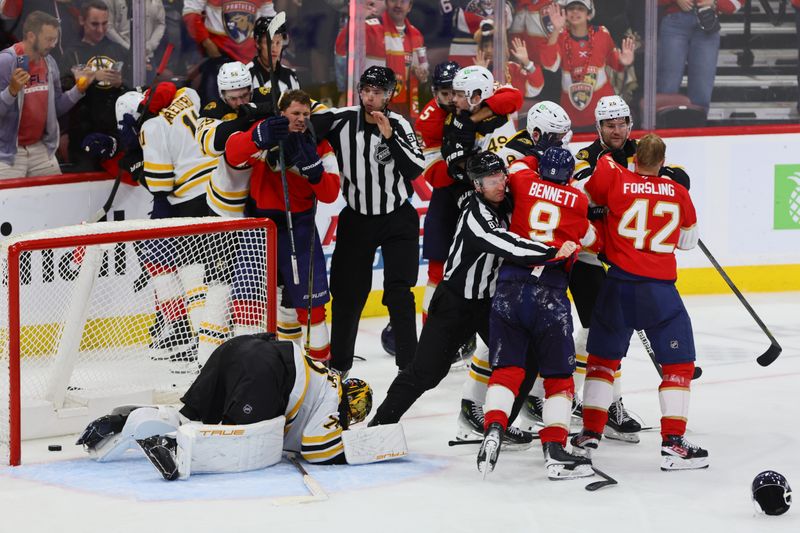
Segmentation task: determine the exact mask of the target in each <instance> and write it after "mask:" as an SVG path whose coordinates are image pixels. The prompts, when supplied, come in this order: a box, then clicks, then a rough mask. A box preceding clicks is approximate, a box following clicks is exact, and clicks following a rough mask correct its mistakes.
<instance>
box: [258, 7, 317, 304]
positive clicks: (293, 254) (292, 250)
mask: <svg viewBox="0 0 800 533" xmlns="http://www.w3.org/2000/svg"><path fill="white" fill-rule="evenodd" d="M284 24H286V13H284V12H283V11H281V12H280V13H278V14H277V15H275V17H274V18H273V19H272V20H271V21H270V23H269V26H267V32H268V33H269V35H268V38H267V57H269V61H267V67H268V69H267V70H268V71H269V83H270V91H269V93H270V96H272V107H273V111H274V112H275V116H278V92H279V91H280V87H279V86H278V73H277V72H276V71H275V68H274V67H273V66H272V38H273V37H274V36H275V34H276V33H277V32H278V29H280V27H281V26H283V25H284ZM284 154H285V153H284V147H283V141H278V166H279V167H280V169H281V185H283V201H284V204H285V205H286V229H287V230H288V232H289V254H290V261H291V263H292V281H293V282H294V284H295V285H299V284H300V274H298V272H297V247H296V246H295V243H294V224H292V208H291V207H290V205H289V182H288V181H286V159H285V155H284ZM310 318H311V317H310V316H309V319H310Z"/></svg>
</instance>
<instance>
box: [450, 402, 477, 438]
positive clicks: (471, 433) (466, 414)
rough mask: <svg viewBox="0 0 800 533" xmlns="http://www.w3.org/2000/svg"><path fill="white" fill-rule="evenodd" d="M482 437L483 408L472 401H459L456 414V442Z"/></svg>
mask: <svg viewBox="0 0 800 533" xmlns="http://www.w3.org/2000/svg"><path fill="white" fill-rule="evenodd" d="M476 437H483V406H482V405H478V404H477V403H475V402H473V401H472V400H464V399H462V400H461V410H460V411H459V412H458V433H457V434H456V440H469V439H474V438H476Z"/></svg>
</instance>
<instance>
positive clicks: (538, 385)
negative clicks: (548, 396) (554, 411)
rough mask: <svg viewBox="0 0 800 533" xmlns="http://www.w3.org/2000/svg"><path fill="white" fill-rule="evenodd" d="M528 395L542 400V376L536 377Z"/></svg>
mask: <svg viewBox="0 0 800 533" xmlns="http://www.w3.org/2000/svg"><path fill="white" fill-rule="evenodd" d="M530 395H531V396H536V397H537V398H544V379H543V378H542V376H536V381H534V382H533V387H532V388H531V392H530Z"/></svg>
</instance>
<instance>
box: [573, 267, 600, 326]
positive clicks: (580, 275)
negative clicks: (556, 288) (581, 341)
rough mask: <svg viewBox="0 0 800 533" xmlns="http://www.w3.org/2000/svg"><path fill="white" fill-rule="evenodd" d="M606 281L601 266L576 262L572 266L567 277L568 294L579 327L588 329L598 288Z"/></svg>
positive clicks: (598, 291) (598, 292)
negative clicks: (570, 297) (572, 303)
mask: <svg viewBox="0 0 800 533" xmlns="http://www.w3.org/2000/svg"><path fill="white" fill-rule="evenodd" d="M605 279H606V271H605V269H604V268H603V267H602V266H599V265H590V264H588V263H583V262H581V261H576V262H575V264H574V265H573V266H572V272H571V273H570V277H569V292H570V293H571V294H572V301H573V302H575V309H577V310H578V318H579V319H580V321H581V326H583V327H584V328H588V327H589V324H591V323H592V310H593V309H594V303H595V302H596V301H597V295H598V294H600V287H602V286H603V280H605Z"/></svg>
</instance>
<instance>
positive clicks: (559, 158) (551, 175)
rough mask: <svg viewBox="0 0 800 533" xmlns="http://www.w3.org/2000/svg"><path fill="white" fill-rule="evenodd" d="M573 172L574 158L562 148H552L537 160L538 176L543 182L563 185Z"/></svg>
mask: <svg viewBox="0 0 800 533" xmlns="http://www.w3.org/2000/svg"><path fill="white" fill-rule="evenodd" d="M574 171H575V158H574V157H572V153H571V152H570V151H569V150H566V149H564V148H558V147H556V146H552V147H550V148H548V149H547V150H545V151H544V154H542V157H540V158H539V175H540V176H541V177H542V179H543V180H547V181H552V182H554V183H560V184H562V185H563V184H565V183H567V182H568V181H569V180H570V178H571V177H572V173H573V172H574Z"/></svg>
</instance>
